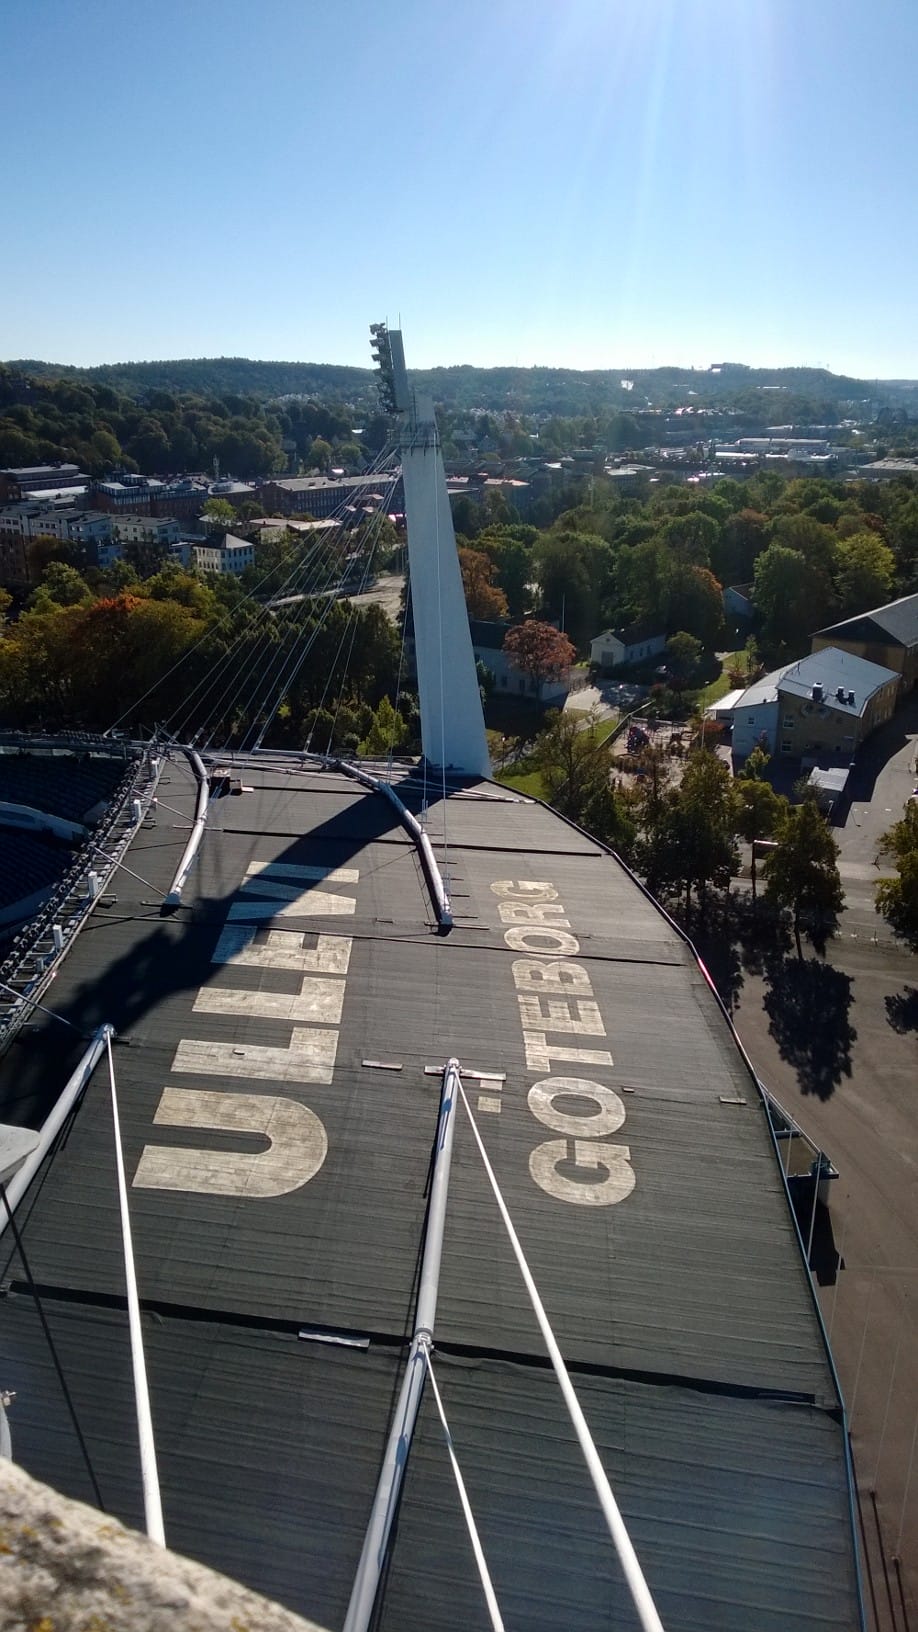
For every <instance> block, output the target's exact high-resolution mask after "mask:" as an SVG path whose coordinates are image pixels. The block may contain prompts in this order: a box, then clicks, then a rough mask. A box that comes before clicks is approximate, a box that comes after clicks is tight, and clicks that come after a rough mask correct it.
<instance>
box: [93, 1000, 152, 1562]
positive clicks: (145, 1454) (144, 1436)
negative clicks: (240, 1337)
mask: <svg viewBox="0 0 918 1632" xmlns="http://www.w3.org/2000/svg"><path fill="white" fill-rule="evenodd" d="M105 1047H106V1049H107V1052H108V1080H109V1084H110V1087H111V1096H112V1123H113V1127H114V1134H115V1166H116V1169H117V1174H118V1204H119V1207H120V1211H121V1238H122V1242H123V1246H124V1278H125V1282H126V1285H127V1304H128V1325H129V1327H130V1332H131V1367H132V1370H133V1373H134V1402H135V1406H136V1409H137V1437H138V1439H139V1441H140V1469H141V1476H142V1480H143V1510H144V1517H145V1519H146V1526H147V1535H148V1536H149V1537H150V1540H151V1541H155V1542H157V1543H158V1545H159V1546H160V1547H165V1545H166V1536H165V1532H164V1530H163V1509H162V1500H161V1498H160V1494H159V1473H158V1471H157V1467H156V1444H155V1441H154V1439H153V1418H152V1416H151V1414H150V1391H149V1388H148V1386H147V1364H146V1358H145V1356H144V1352H143V1327H142V1325H141V1320H140V1299H139V1297H138V1295H137V1272H136V1269H135V1267H134V1243H133V1240H132V1237H131V1215H130V1212H129V1209H128V1196H127V1180H126V1178H125V1174H124V1152H123V1150H122V1148H121V1122H120V1119H119V1116H118V1095H117V1092H116V1089H115V1062H114V1060H113V1059H112V1038H111V1032H108V1033H107V1034H106V1037H105Z"/></svg>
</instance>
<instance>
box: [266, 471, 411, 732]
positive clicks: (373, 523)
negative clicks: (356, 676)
mask: <svg viewBox="0 0 918 1632" xmlns="http://www.w3.org/2000/svg"><path fill="white" fill-rule="evenodd" d="M393 489H394V484H393V488H390V490H389V492H388V493H387V495H386V498H387V499H389V498H391V495H392V491H393ZM382 515H383V512H382V511H381V510H380V511H377V512H376V514H375V515H374V517H373V518H372V519H371V520H370V522H369V524H368V526H367V530H366V543H367V544H368V545H369V549H368V553H367V556H366V559H365V561H364V566H363V572H362V574H361V578H360V584H359V586H358V589H357V593H358V594H362V593H363V590H364V587H365V585H366V584H367V582H368V580H369V576H370V570H371V567H372V563H373V560H374V558H375V555H376V548H377V545H378V543H379V535H380V533H381V531H382ZM345 599H347V597H345ZM338 604H340V602H339V603H338ZM357 622H358V619H357V613H356V609H355V608H354V607H353V606H352V607H351V609H350V612H349V614H348V621H347V624H346V626H345V630H344V633H343V634H342V636H341V639H340V640H339V642H338V655H340V652H341V650H342V648H343V645H344V642H345V641H346V639H347V635H348V631H349V630H350V629H351V628H353V631H354V632H356V628H357ZM353 644H354V641H353V633H352V635H351V650H353ZM309 649H310V648H309V647H308V646H304V647H303V649H302V650H300V651H298V650H297V643H296V640H295V639H294V642H293V645H292V649H291V651H290V654H289V656H288V657H287V659H286V661H285V662H284V665H283V667H282V668H281V671H280V674H279V675H278V677H277V680H276V684H275V685H274V690H273V697H274V700H273V703H271V693H269V696H268V699H267V705H270V706H269V708H268V712H267V717H266V719H265V721H264V724H263V726H262V728H261V731H260V733H259V735H258V737H257V738H256V740H255V742H254V745H253V746H254V748H255V749H256V750H257V749H259V748H260V747H261V744H262V742H263V741H264V737H265V734H266V732H267V731H268V729H269V728H270V726H271V723H272V721H273V720H274V717H275V715H276V714H277V711H278V709H279V708H280V706H281V704H282V702H283V700H284V697H285V696H286V695H287V692H288V691H289V690H290V687H291V686H292V685H293V683H294V681H295V680H296V677H297V675H298V674H299V672H300V670H301V668H302V667H303V664H304V663H305V661H306V658H307V657H308V655H309ZM335 662H336V663H337V656H336V659H335ZM260 717H261V716H260V714H259V715H257V716H256V718H255V720H254V721H253V723H252V726H251V727H250V730H251V731H252V732H254V731H255V729H256V727H257V725H258V723H259V719H260ZM243 746H245V744H243Z"/></svg>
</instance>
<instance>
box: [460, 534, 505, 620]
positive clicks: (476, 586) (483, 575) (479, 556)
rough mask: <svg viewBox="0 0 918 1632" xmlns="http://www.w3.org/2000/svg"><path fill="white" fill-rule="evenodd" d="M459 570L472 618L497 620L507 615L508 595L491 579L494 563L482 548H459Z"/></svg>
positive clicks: (466, 602)
mask: <svg viewBox="0 0 918 1632" xmlns="http://www.w3.org/2000/svg"><path fill="white" fill-rule="evenodd" d="M458 553H459V571H460V572H461V573H462V587H463V589H464V590H465V604H466V606H467V607H468V613H469V617H470V618H484V619H487V620H489V621H492V622H493V621H495V620H497V619H500V618H505V617H506V616H507V597H506V595H505V594H504V592H503V590H502V589H498V588H497V587H496V586H495V585H494V584H492V582H491V580H492V578H493V577H494V570H495V569H494V563H493V561H492V560H491V558H490V556H487V555H484V554H483V553H482V552H481V551H480V550H467V549H462V548H461V547H460V549H459V552H458Z"/></svg>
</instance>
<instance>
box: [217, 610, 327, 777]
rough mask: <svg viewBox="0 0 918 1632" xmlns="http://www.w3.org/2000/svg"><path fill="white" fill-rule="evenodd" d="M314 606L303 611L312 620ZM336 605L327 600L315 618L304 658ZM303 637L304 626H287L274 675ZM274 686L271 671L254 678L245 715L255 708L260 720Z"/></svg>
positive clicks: (310, 629) (241, 746) (310, 627)
mask: <svg viewBox="0 0 918 1632" xmlns="http://www.w3.org/2000/svg"><path fill="white" fill-rule="evenodd" d="M314 604H315V603H314V602H312V603H310V605H309V607H308V608H307V607H305V606H304V608H303V609H302V610H303V612H304V613H306V612H307V611H308V614H309V616H310V617H311V618H312V617H313V615H314ZM336 604H337V603H336V602H335V601H334V600H333V599H332V598H331V597H330V596H329V597H326V598H325V605H324V608H323V609H322V611H321V613H320V614H319V616H318V617H317V618H315V621H314V622H312V623H311V624H310V626H309V633H308V638H307V639H306V642H305V653H304V657H305V656H308V654H309V652H311V651H312V648H313V647H314V645H315V644H316V641H317V640H318V638H319V636H320V634H321V633H322V630H323V629H324V628H325V625H326V623H327V621H328V619H329V617H330V616H331V612H332V608H333V607H334V606H335V605H336ZM301 635H302V625H297V624H296V623H295V622H293V623H290V624H289V625H288V626H287V628H286V629H285V631H284V633H283V635H282V637H281V640H280V641H279V642H278V651H277V653H276V655H275V664H274V673H276V672H278V668H279V665H282V664H283V663H285V662H286V660H287V658H288V657H289V655H290V652H291V651H295V649H296V645H297V640H298V638H300V637H301ZM272 685H273V674H272V672H271V671H269V672H268V674H267V675H266V674H264V673H263V672H260V673H256V675H255V677H254V681H253V684H252V686H251V687H250V689H249V692H248V695H247V697H246V699H245V703H244V707H243V713H244V714H247V713H248V711H249V710H250V709H253V708H255V709H256V710H257V712H256V718H258V717H259V716H260V713H261V710H262V708H263V707H264V703H265V701H266V699H267V698H268V697H269V696H270V695H271V694H272V691H271V688H272ZM238 706H239V705H238V703H237V707H238ZM247 735H248V730H247V729H245V730H244V731H243V735H242V738H241V742H240V751H244V748H245V740H246V736H247Z"/></svg>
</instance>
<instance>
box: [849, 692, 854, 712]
mask: <svg viewBox="0 0 918 1632" xmlns="http://www.w3.org/2000/svg"><path fill="white" fill-rule="evenodd" d="M848 701H849V703H850V704H851V707H852V708H853V707H854V692H853V691H849V693H848Z"/></svg>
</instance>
